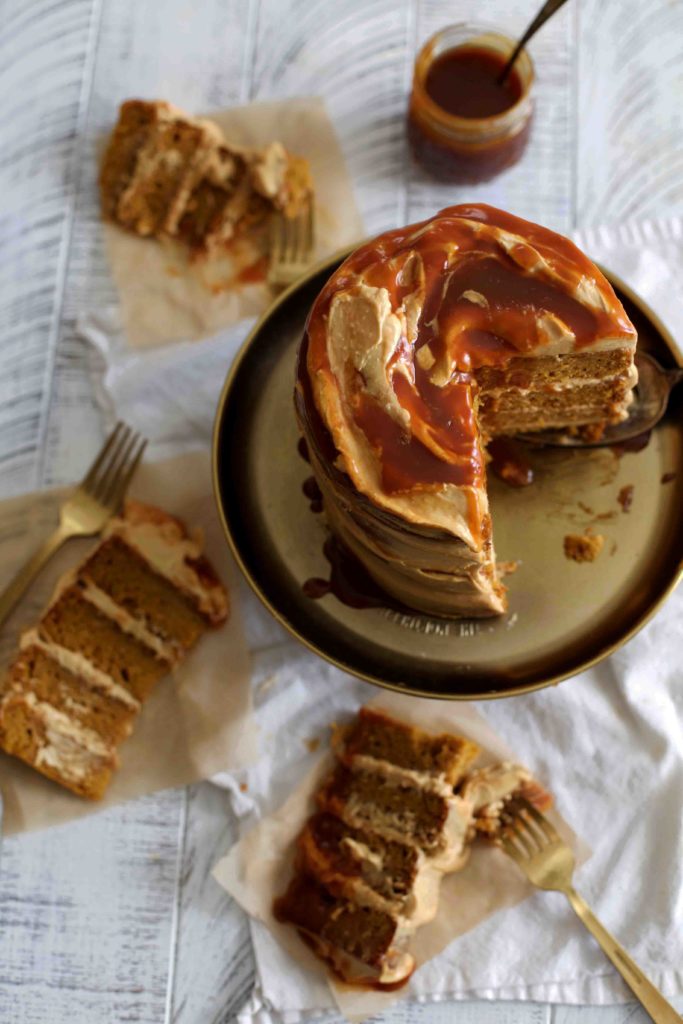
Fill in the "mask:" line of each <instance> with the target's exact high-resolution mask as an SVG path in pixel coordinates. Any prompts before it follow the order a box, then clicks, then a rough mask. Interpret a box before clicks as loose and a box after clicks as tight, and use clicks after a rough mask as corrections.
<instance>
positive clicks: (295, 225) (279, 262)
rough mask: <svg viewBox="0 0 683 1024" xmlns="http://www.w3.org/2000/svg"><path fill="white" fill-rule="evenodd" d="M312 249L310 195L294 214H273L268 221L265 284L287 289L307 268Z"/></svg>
mask: <svg viewBox="0 0 683 1024" xmlns="http://www.w3.org/2000/svg"><path fill="white" fill-rule="evenodd" d="M314 248H315V203H314V200H313V195H312V194H309V196H308V198H307V200H306V203H305V205H304V207H303V208H302V209H301V211H300V213H299V214H298V216H297V217H285V216H283V215H282V214H281V213H278V214H275V215H274V216H273V217H272V219H271V222H270V268H269V270H268V284H269V285H271V287H273V288H287V287H288V286H289V285H290V284H293V282H294V281H296V280H297V279H298V278H299V277H303V275H304V274H305V273H306V271H307V270H308V267H309V266H310V264H311V261H312V259H313V250H314Z"/></svg>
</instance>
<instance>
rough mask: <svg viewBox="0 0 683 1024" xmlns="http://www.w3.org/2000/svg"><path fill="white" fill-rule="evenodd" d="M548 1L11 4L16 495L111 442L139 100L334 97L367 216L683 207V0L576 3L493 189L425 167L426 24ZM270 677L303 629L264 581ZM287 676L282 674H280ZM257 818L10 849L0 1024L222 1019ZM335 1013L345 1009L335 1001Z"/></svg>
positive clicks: (173, 809) (546, 214) (130, 809)
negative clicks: (101, 319)
mask: <svg viewBox="0 0 683 1024" xmlns="http://www.w3.org/2000/svg"><path fill="white" fill-rule="evenodd" d="M537 5H538V4H537V0H506V2H505V3H504V2H503V0H478V3H477V4H476V5H472V4H471V3H466V2H465V0H364V2H362V3H361V2H360V0H347V2H346V3H344V4H338V3H335V2H333V0H206V2H204V3H202V4H192V3H190V2H189V0H165V2H164V3H163V4H158V3H150V2H147V3H145V2H142V3H140V2H135V0H60V2H56V0H4V2H3V3H2V5H1V6H0V12H1V13H0V87H1V88H2V95H3V97H4V100H5V102H4V104H3V111H2V114H1V115H0V126H1V127H0V131H1V132H2V141H3V147H2V155H1V156H0V197H1V198H0V204H1V205H0V246H1V252H2V258H1V259H0V333H1V336H2V344H1V345H0V494H1V495H2V496H9V495H10V494H13V493H18V492H20V491H23V490H27V489H30V488H32V487H36V486H40V485H47V484H50V483H61V482H66V481H69V480H72V479H75V478H77V477H78V475H79V473H80V472H81V470H82V468H83V466H84V465H85V464H86V463H87V460H88V458H89V457H90V456H91V454H92V453H93V452H94V451H95V450H96V448H97V446H98V444H99V441H100V438H101V424H100V418H99V413H98V410H97V408H96V405H95V403H94V400H93V397H92V382H91V376H90V369H91V365H90V362H89V359H88V357H87V353H86V350H85V348H84V345H83V342H82V341H81V340H80V339H79V338H78V336H77V333H76V319H77V317H78V315H79V314H80V313H81V312H83V311H85V310H88V309H93V308H103V307H105V306H107V305H109V304H111V303H112V301H113V298H114V296H113V292H112V288H111V283H110V280H109V276H108V270H107V266H106V263H105V260H104V253H103V248H102V238H101V232H100V229H99V216H98V205H97V196H96V189H95V183H96V155H97V150H98V145H99V144H100V140H101V138H102V136H103V134H104V133H106V131H107V130H108V129H109V128H110V126H111V124H112V122H113V120H114V118H115V113H116V108H117V106H118V104H119V102H120V101H121V100H122V99H124V98H126V97H128V96H133V95H139V96H144V97H163V98H168V99H170V100H173V101H175V102H177V103H178V104H180V105H181V106H184V107H185V108H187V109H189V110H191V111H196V112H199V111H205V110H209V109H211V108H214V107H223V106H227V105H230V104H233V103H242V102H247V101H249V100H250V99H260V98H270V97H282V96H295V95H306V94H316V95H323V96H324V97H325V99H326V102H327V104H328V108H329V111H330V114H331V117H332V119H333V121H334V124H335V127H336V129H337V132H338V134H339V136H340V139H341V142H342V146H343V149H344V153H345V157H346V159H347V161H348V164H349V168H350V171H351V174H352V177H353V180H354V183H355V187H356V189H357V195H358V198H359V203H360V206H361V209H362V212H363V215H364V218H365V222H366V227H367V230H368V231H369V232H370V231H379V230H382V229H383V228H386V227H389V226H393V225H396V224H399V223H402V222H406V221H408V220H412V219H419V218H421V217H424V216H427V215H429V214H431V213H432V212H434V210H436V209H438V208H439V207H441V206H445V205H448V204H450V203H453V202H458V201H462V200H465V199H473V200H481V201H488V202H493V203H496V204H498V205H502V206H506V207H509V208H510V209H512V210H514V211H515V212H517V213H519V214H522V215H524V216H528V217H531V218H533V219H537V220H540V221H543V222H545V223H547V224H548V225H550V226H553V227H556V228H558V229H560V230H569V229H570V228H572V227H573V226H576V225H586V224H594V223H601V222H608V221H615V220H619V219H623V218H626V219H638V218H640V217H644V216H647V217H656V216H667V215H669V214H671V213H674V212H678V213H680V212H681V211H683V131H682V130H681V129H682V128H683V46H681V41H682V40H683V4H681V3H680V2H673V0H651V2H650V3H648V4H642V3H639V2H638V0H573V2H572V3H571V4H568V5H567V6H566V7H565V9H564V10H563V11H562V12H561V13H560V14H559V15H558V16H557V17H556V18H555V20H554V21H553V22H551V23H550V24H549V25H548V26H547V27H546V28H545V30H544V32H543V33H542V34H541V35H539V36H538V37H537V39H536V40H534V42H533V44H532V47H531V51H532V55H533V58H534V60H535V62H536V67H537V74H538V100H537V113H536V121H535V126H534V133H533V137H532V142H531V144H530V147H529V150H528V153H527V155H526V157H525V160H524V161H523V163H521V164H520V165H518V166H517V167H516V168H513V169H512V170H510V171H509V172H508V173H507V174H505V175H504V176H502V177H501V178H499V179H497V180H496V181H494V182H491V183H489V184H485V185H481V186H478V187H476V188H469V189H464V190H463V189H453V188H448V187H445V186H442V185H435V184H434V183H433V182H431V181H430V180H429V179H428V178H427V177H426V176H425V175H424V173H423V172H421V171H420V170H419V169H417V168H415V167H414V166H413V165H412V162H411V160H410V156H409V153H408V149H407V144H406V139H405V132H404V116H405V105H406V97H407V93H408V89H409V84H410V75H411V70H412V62H413V59H414V55H415V52H416V50H417V48H418V47H419V45H420V44H421V43H422V42H423V41H424V40H425V39H426V38H427V36H429V35H430V34H431V33H432V32H433V31H435V30H436V29H437V28H439V27H440V26H442V25H444V24H446V23H447V22H450V21H459V20H469V19H471V18H472V17H473V16H474V12H475V11H476V19H477V20H478V21H479V20H481V21H488V22H492V23H494V24H496V25H499V26H501V27H502V28H503V29H504V30H507V31H508V32H510V33H514V32H516V31H519V30H521V28H522V27H523V26H524V24H525V23H526V22H527V21H528V20H529V18H530V17H531V16H532V14H533V13H534V11H535V8H536V7H537ZM245 601H247V602H248V603H249V607H250V611H251V612H252V613H253V614H252V621H251V625H250V636H251V639H252V640H253V643H254V645H255V646H256V647H257V648H259V649H260V650H261V651H262V652H263V653H262V655H261V656H260V657H259V656H258V655H257V659H256V662H257V672H258V671H261V670H263V673H266V669H265V668H264V666H267V665H268V664H269V663H274V662H277V660H278V659H285V658H286V657H287V656H288V653H289V652H290V651H292V650H293V649H294V648H293V646H292V644H293V642H292V641H290V640H288V639H286V638H284V635H283V634H282V631H281V630H280V629H279V627H276V626H274V624H272V623H270V621H269V620H268V619H267V617H265V616H264V615H260V613H259V611H258V610H257V609H256V605H255V601H254V599H253V598H245ZM266 674H267V673H266ZM235 835H236V824H235V822H234V820H233V818H232V815H231V813H230V810H229V799H228V796H227V795H226V794H225V793H224V792H222V791H221V790H218V789H217V788H215V787H212V786H210V785H209V784H202V785H198V786H193V787H190V788H189V789H188V790H185V791H176V792H168V793H163V794H159V795H156V796H154V797H150V798H147V799H145V800H142V801H138V802H136V803H134V804H129V805H127V806H125V807H121V808H116V809H114V810H112V811H108V812H106V813H102V814H100V815H97V816H95V817H93V818H91V819H88V820H86V821H83V822H80V823H77V824H75V825H71V826H68V827H65V828H62V829H59V830H56V831H53V832H49V833H44V834H38V835H32V836H25V837H18V838H16V839H14V840H12V841H8V842H6V843H5V844H4V847H3V854H2V862H1V865H0V1021H1V1022H3V1024H4V1022H5V1021H7V1022H12V1024H67V1022H68V1024H110V1022H111V1024H118V1022H123V1021H136V1022H150V1024H151V1022H154V1024H161V1022H164V1024H170V1022H174V1024H219V1022H221V1024H222V1022H224V1021H229V1020H232V1019H234V1016H235V1014H236V1012H237V1011H238V1010H239V1008H240V1007H241V1006H242V1005H243V1004H244V1002H245V1000H246V999H247V998H248V995H249V992H250V989H251V985H252V983H253V961H252V957H251V952H250V946H249V939H248V926H247V923H246V921H245V919H244V916H243V915H242V913H241V911H239V909H238V908H237V907H236V906H235V905H234V904H233V903H232V902H231V901H230V900H229V899H228V898H227V897H226V895H225V893H223V891H222V890H221V889H219V887H218V886H217V885H216V884H215V883H214V882H213V880H212V879H211V878H210V877H209V868H210V866H211V865H212V864H213V863H214V861H215V859H216V857H217V855H218V854H219V853H221V852H223V851H224V850H225V849H226V848H227V847H228V846H229V845H230V843H231V842H232V841H233V839H234V837H235ZM456 1015H457V1019H458V1020H459V1021H461V1022H462V1024H508V1022H510V1024H512V1022H514V1024H545V1022H547V1021H550V1019H552V1020H553V1022H554V1024H578V1022H579V1020H580V1021H582V1022H583V1021H589V1022H591V1024H592V1022H595V1024H598V1022H599V1024H622V1022H623V1021H625V1020H626V1018H630V1019H632V1020H641V1019H642V1020H644V1019H645V1018H644V1015H642V1014H641V1013H640V1011H639V1010H637V1009H635V1008H634V1007H633V1006H624V1007H615V1008H602V1009H595V1008H593V1009H584V1008H566V1007H555V1008H549V1007H546V1006H540V1005H534V1004H522V1003H506V1004H505V1003H496V1004H484V1003H465V1004H459V1005H458V1006H457V1008H454V1007H453V1006H452V1005H448V1004H440V1005H439V1004H437V1005H434V1006H421V1007H415V1006H408V1005H401V1006H399V1007H397V1008H396V1009H395V1010H394V1011H392V1013H391V1014H389V1015H387V1019H388V1020H391V1021H394V1022H396V1024H398V1022H401V1024H403V1022H406V1024H408V1022H410V1024H417V1022H420V1024H442V1022H445V1021H447V1020H448V1021H451V1020H453V1019H454V1017H455V1016H456ZM326 1019H330V1020H331V1019H332V1018H330V1017H328V1018H326Z"/></svg>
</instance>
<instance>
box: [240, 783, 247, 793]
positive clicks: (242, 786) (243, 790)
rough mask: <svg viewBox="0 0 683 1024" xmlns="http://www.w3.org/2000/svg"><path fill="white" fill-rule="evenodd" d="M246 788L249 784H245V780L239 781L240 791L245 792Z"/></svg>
mask: <svg viewBox="0 0 683 1024" xmlns="http://www.w3.org/2000/svg"><path fill="white" fill-rule="evenodd" d="M248 789H249V786H248V785H247V784H246V782H240V793H246V791H247V790H248Z"/></svg>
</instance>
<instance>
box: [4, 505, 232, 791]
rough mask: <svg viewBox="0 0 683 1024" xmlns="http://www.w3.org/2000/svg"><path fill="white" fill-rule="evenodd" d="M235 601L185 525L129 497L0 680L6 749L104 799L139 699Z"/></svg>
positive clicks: (59, 780) (53, 776) (67, 783)
mask: <svg viewBox="0 0 683 1024" xmlns="http://www.w3.org/2000/svg"><path fill="white" fill-rule="evenodd" d="M228 611H229V603H228V595H227V592H226V590H225V588H224V587H223V585H222V584H221V582H220V581H219V579H218V578H217V576H216V574H215V572H214V570H213V568H212V566H211V565H210V563H209V562H208V561H207V560H206V559H205V558H204V556H203V555H202V549H201V543H200V542H199V541H198V540H197V539H195V538H193V537H191V536H190V535H189V533H188V531H187V529H186V527H185V525H184V524H183V523H182V522H181V521H180V520H178V519H176V518H175V517H173V516H171V515H169V514H168V513H166V512H163V511H162V510H161V509H158V508H155V507H153V506H150V505H143V504H141V503H139V502H135V501H129V502H127V503H126V506H125V509H124V512H123V514H122V515H121V516H120V517H117V518H115V519H113V520H112V521H111V522H110V523H109V525H108V526H107V528H106V530H105V532H104V533H103V536H102V539H101V540H100V542H99V544H98V545H97V547H96V548H95V549H94V550H93V551H92V552H91V553H90V554H89V555H88V556H87V558H86V559H85V560H84V561H83V562H82V563H81V564H80V565H79V566H78V567H77V568H76V569H74V570H72V571H70V572H69V573H68V574H67V575H66V576H64V577H63V578H62V579H61V580H60V582H59V583H58V585H57V587H56V590H55V593H54V594H53V597H52V600H51V601H50V603H49V605H48V607H47V609H46V611H45V612H44V614H43V616H42V618H41V619H40V621H39V622H38V623H37V624H36V626H34V627H33V628H32V629H29V630H27V631H26V632H25V633H24V634H23V636H22V637H21V640H20V643H19V651H18V652H17V654H16V656H15V658H14V660H13V661H12V664H11V665H10V668H9V670H8V672H7V675H6V678H5V679H4V682H3V683H2V684H1V685H0V749H2V750H4V751H5V752H6V753H7V754H10V755H12V756H14V757H17V758H19V759H20V760H22V761H24V762H25V763H26V764H28V765H30V766H31V767H32V768H35V769H36V770H37V771H39V772H41V773H42V774H43V775H45V776H47V778H49V779H52V780H53V781H54V782H57V783H59V784H60V785H62V786H64V787H66V788H67V789H70V790H71V791H72V792H74V793H76V794H77V795H79V796H82V797H87V798H90V799H100V798H101V797H102V796H103V795H104V793H105V791H106V789H107V787H108V785H109V783H110V781H111V777H112V773H113V772H114V771H115V769H116V768H117V767H118V764H119V755H118V746H119V744H120V743H121V742H122V741H123V740H125V739H126V737H127V736H129V735H130V733H131V731H132V729H133V727H134V724H135V720H136V718H137V716H138V714H139V713H140V711H141V708H142V705H143V703H144V701H145V700H146V699H147V697H148V696H149V695H150V694H151V692H152V691H153V689H154V687H155V686H156V684H157V683H158V682H159V681H160V680H161V679H162V678H163V676H165V675H166V674H167V673H168V672H169V671H170V670H171V669H172V668H173V667H174V666H175V665H177V664H178V663H179V662H180V661H181V660H182V659H183V658H184V657H185V655H186V654H187V653H188V651H189V650H190V649H191V648H192V647H193V646H194V645H195V644H196V643H197V642H198V640H199V639H200V637H201V635H202V634H203V633H204V632H205V631H206V630H207V629H210V628H215V627H218V626H220V625H222V624H223V623H224V622H225V621H226V619H227V617H228Z"/></svg>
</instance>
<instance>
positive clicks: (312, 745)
mask: <svg viewBox="0 0 683 1024" xmlns="http://www.w3.org/2000/svg"><path fill="white" fill-rule="evenodd" d="M304 744H305V745H306V749H307V750H308V752H309V754H315V752H316V750H317V749H318V747H319V746H320V740H319V739H318V737H317V736H314V737H313V738H312V739H310V740H304Z"/></svg>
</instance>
